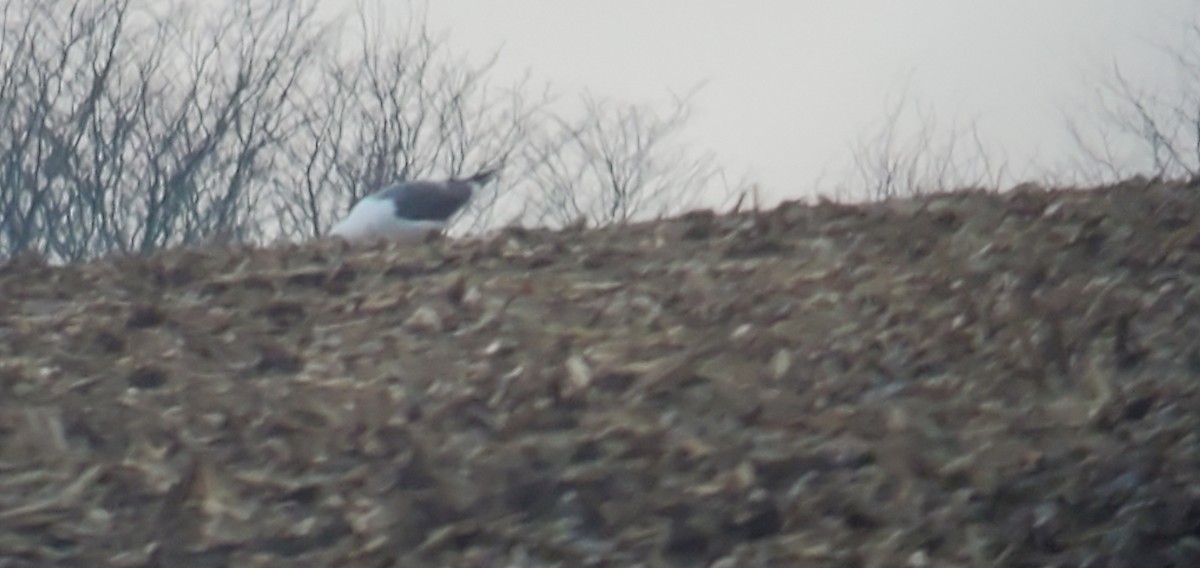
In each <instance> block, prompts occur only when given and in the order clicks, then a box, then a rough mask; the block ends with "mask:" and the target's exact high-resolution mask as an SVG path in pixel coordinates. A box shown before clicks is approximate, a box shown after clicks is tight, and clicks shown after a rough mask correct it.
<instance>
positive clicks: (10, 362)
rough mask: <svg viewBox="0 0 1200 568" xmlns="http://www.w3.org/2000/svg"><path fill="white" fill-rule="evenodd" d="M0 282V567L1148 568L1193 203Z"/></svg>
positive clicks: (802, 212)
mask: <svg viewBox="0 0 1200 568" xmlns="http://www.w3.org/2000/svg"><path fill="white" fill-rule="evenodd" d="M1197 191H1198V190H1197V188H1195V187H1189V186H1184V185H1172V184H1161V183H1141V182H1129V183H1125V184H1120V185H1116V186H1111V187H1102V188H1096V189H1093V190H1087V191H1081V190H1041V189H1038V188H1030V187H1023V188H1019V189H1018V190H1014V191H1011V192H1008V193H1004V194H994V193H984V192H970V191H966V192H958V193H953V194H945V195H935V196H928V197H922V198H917V199H911V200H896V201H890V202H884V203H874V204H866V205H845V204H833V203H822V204H819V205H813V206H809V205H804V204H799V203H788V204H784V205H782V206H780V207H778V208H777V209H774V210H771V211H764V212H752V213H742V214H735V215H711V214H704V213H697V214H690V215H686V216H684V217H681V218H678V219H672V220H665V221H659V222H653V223H644V224H636V225H630V226H626V227H613V228H602V229H597V230H588V231H572V232H563V233H554V232H548V231H536V230H515V229H514V230H505V231H501V232H500V233H498V234H496V235H494V236H491V237H488V238H481V239H474V240H464V241H449V240H441V241H439V242H435V243H433V244H428V245H420V246H409V247H400V246H396V245H386V244H383V243H380V244H377V245H374V246H366V247H358V248H351V247H349V246H346V245H345V244H344V243H340V242H330V241H321V242H315V243H310V244H305V245H298V246H285V247H278V248H272V249H251V248H246V249H236V248H227V249H220V248H208V249H179V250H172V251H167V252H163V253H160V254H157V255H155V256H152V257H149V258H119V257H114V258H110V259H105V260H99V261H95V262H91V263H87V264H80V265H75V266H67V267H52V266H48V265H47V264H46V263H44V262H41V261H40V260H38V259H31V258H25V257H20V258H16V259H14V260H12V261H11V262H10V263H9V264H7V265H4V266H0V558H2V559H3V560H4V561H3V562H2V564H3V565H4V566H44V565H50V564H56V565H80V566H84V565H86V566H100V565H107V566H150V565H166V566H293V565H327V566H334V565H355V566H418V567H419V566H463V567H467V566H472V567H488V566H514V567H515V566H522V567H536V566H714V567H734V566H846V567H889V566H909V567H914V568H919V567H951V566H1079V567H1085V566H1093V567H1122V566H1129V567H1133V566H1139V567H1154V566H1184V565H1190V564H1191V563H1193V562H1194V560H1195V558H1197V557H1200V439H1198V436H1200V399H1198V398H1197V388H1198V386H1200V380H1198V379H1200V341H1197V338H1198V337H1200V286H1198V285H1200V219H1198V218H1197V210H1198V208H1200V194H1198V193H1197Z"/></svg>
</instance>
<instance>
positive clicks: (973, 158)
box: [834, 88, 1008, 200]
mask: <svg viewBox="0 0 1200 568" xmlns="http://www.w3.org/2000/svg"><path fill="white" fill-rule="evenodd" d="M995 154H996V152H995V151H994V150H991V149H989V148H988V147H987V144H986V143H985V142H984V140H983V138H982V136H981V135H980V131H979V125H978V122H977V121H976V120H971V121H968V122H967V123H966V124H960V123H958V122H957V121H952V122H951V123H950V124H949V125H948V126H944V127H943V126H941V125H940V124H939V121H938V117H937V115H936V113H934V112H933V110H932V109H931V108H929V106H928V105H924V104H922V103H921V102H920V101H919V100H914V99H912V98H911V97H910V94H909V90H908V88H905V89H904V90H903V91H902V92H901V94H900V96H899V97H895V98H894V100H892V101H890V102H888V103H887V105H886V110H885V112H884V114H883V117H882V119H881V120H880V121H879V123H878V125H877V126H875V127H873V128H872V129H869V130H867V131H866V132H865V133H864V134H862V135H861V136H859V137H858V138H857V139H856V140H854V141H853V142H852V143H851V144H850V146H849V158H848V165H846V166H844V169H843V172H844V173H843V174H841V176H840V178H839V180H840V181H841V183H840V184H839V186H838V187H836V189H835V190H834V192H835V193H836V194H837V195H838V197H840V198H844V199H850V200H860V199H865V200H883V199H889V198H893V197H906V196H914V195H921V194H926V193H937V192H944V191H950V190H954V189H960V188H990V189H993V190H998V189H999V188H1000V187H1001V184H1003V183H1005V181H1006V180H1007V177H1008V171H1007V168H1008V166H1007V161H1006V160H1005V159H1003V158H1002V157H997V156H996V155H995Z"/></svg>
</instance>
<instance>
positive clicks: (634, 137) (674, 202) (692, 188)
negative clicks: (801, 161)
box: [522, 92, 729, 226]
mask: <svg viewBox="0 0 1200 568" xmlns="http://www.w3.org/2000/svg"><path fill="white" fill-rule="evenodd" d="M694 94H695V93H694V92H693V93H691V94H689V95H687V96H684V97H674V98H673V100H672V101H671V104H670V106H669V107H668V108H667V109H666V110H665V111H661V110H659V109H656V108H654V107H653V106H651V105H645V104H643V105H638V104H628V103H620V102H616V101H613V100H609V99H601V98H597V97H594V96H591V95H584V96H583V97H581V105H580V108H579V114H578V117H577V118H565V117H562V116H560V115H553V116H550V117H548V123H549V127H548V128H545V129H544V130H542V131H540V132H538V133H537V136H536V137H534V138H533V139H532V140H531V143H530V144H528V145H527V146H525V148H524V150H525V153H524V155H523V157H524V158H525V162H526V163H527V164H528V168H529V169H528V171H527V172H526V173H525V174H524V183H525V187H524V189H525V191H526V195H527V196H528V197H527V198H526V206H525V208H524V210H523V211H522V216H523V217H524V218H526V219H528V220H530V221H531V222H534V223H537V224H546V225H551V226H562V225H568V224H571V223H575V222H578V221H580V220H585V221H587V222H588V223H589V224H591V225H593V226H602V225H609V224H615V223H624V222H627V221H630V220H634V219H638V218H648V217H656V216H657V217H661V216H664V215H668V214H671V213H676V212H679V211H682V210H684V209H687V208H688V207H691V206H693V205H695V204H696V203H697V201H698V199H699V198H700V197H701V196H703V195H705V194H712V193H715V192H717V191H725V192H728V191H729V188H728V187H727V186H726V187H720V186H721V184H722V182H724V181H725V178H724V171H723V169H722V168H721V167H719V166H718V165H717V163H716V160H715V159H714V157H713V156H712V154H711V153H699V154H697V153H694V152H692V151H691V150H690V149H689V148H688V147H686V146H685V145H684V144H683V143H682V137H683V136H682V135H683V133H684V129H685V127H686V126H687V124H688V120H689V118H690V116H691V110H690V104H689V103H690V101H691V99H692V96H693V95H694Z"/></svg>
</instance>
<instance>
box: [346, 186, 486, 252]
mask: <svg viewBox="0 0 1200 568" xmlns="http://www.w3.org/2000/svg"><path fill="white" fill-rule="evenodd" d="M497 173H498V170H496V169H489V170H483V171H481V172H479V173H477V174H475V175H473V176H471V177H469V178H449V179H445V180H440V181H433V180H415V181H401V182H398V183H394V184H392V185H389V186H387V187H384V188H383V189H380V190H379V191H376V192H375V193H372V194H370V195H368V196H366V197H364V198H362V199H361V200H360V201H359V202H358V203H356V204H354V207H352V208H350V213H349V214H347V215H346V218H345V219H342V220H341V221H339V222H338V223H337V224H335V225H334V226H333V228H332V229H330V231H329V235H330V236H336V237H341V238H343V239H345V240H347V241H351V242H356V241H368V240H379V239H383V238H386V239H393V240H397V241H400V242H406V243H413V242H421V241H424V240H425V239H426V238H428V237H429V234H430V233H436V232H441V231H442V229H444V228H445V227H446V222H447V221H449V220H450V218H451V217H453V216H454V214H455V213H458V211H459V210H460V209H462V208H463V206H465V205H466V204H467V203H468V202H470V200H471V197H472V196H473V195H474V194H475V192H476V191H479V189H480V188H482V187H483V186H485V185H487V184H488V182H490V181H492V179H494V178H495V177H496V175H497Z"/></svg>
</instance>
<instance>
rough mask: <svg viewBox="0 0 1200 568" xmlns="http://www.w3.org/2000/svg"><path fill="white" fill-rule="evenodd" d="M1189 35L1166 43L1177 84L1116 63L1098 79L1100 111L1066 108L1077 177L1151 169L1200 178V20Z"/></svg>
mask: <svg viewBox="0 0 1200 568" xmlns="http://www.w3.org/2000/svg"><path fill="white" fill-rule="evenodd" d="M1188 37H1189V41H1186V42H1184V43H1182V44H1180V45H1166V46H1160V48H1161V53H1162V55H1163V56H1164V57H1165V58H1166V64H1167V67H1169V68H1171V69H1174V70H1175V71H1176V73H1175V83H1174V85H1170V86H1165V85H1156V86H1149V85H1146V84H1144V83H1143V82H1141V81H1139V80H1136V79H1133V78H1131V77H1129V76H1128V75H1127V74H1126V72H1125V71H1124V70H1123V69H1122V67H1121V66H1120V65H1118V64H1114V65H1113V67H1112V69H1111V71H1110V72H1109V73H1108V76H1107V77H1105V78H1104V79H1101V80H1099V81H1097V83H1096V104H1097V106H1096V107H1091V106H1090V105H1089V106H1088V108H1098V110H1097V111H1096V114H1094V115H1092V116H1081V115H1080V114H1079V113H1071V112H1068V113H1064V114H1065V116H1066V126H1067V132H1068V134H1069V135H1070V137H1071V139H1072V140H1073V141H1074V145H1075V150H1076V156H1075V159H1074V160H1073V161H1072V163H1071V164H1070V167H1069V171H1070V173H1071V174H1072V177H1074V178H1076V179H1077V180H1079V181H1085V182H1088V183H1093V184H1097V183H1105V182H1110V181H1116V180H1121V179H1126V178H1130V177H1133V176H1134V175H1146V176H1148V177H1160V178H1176V179H1177V178H1187V179H1197V178H1200V20H1197V21H1195V22H1193V23H1192V24H1191V26H1190V28H1189V33H1188Z"/></svg>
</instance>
